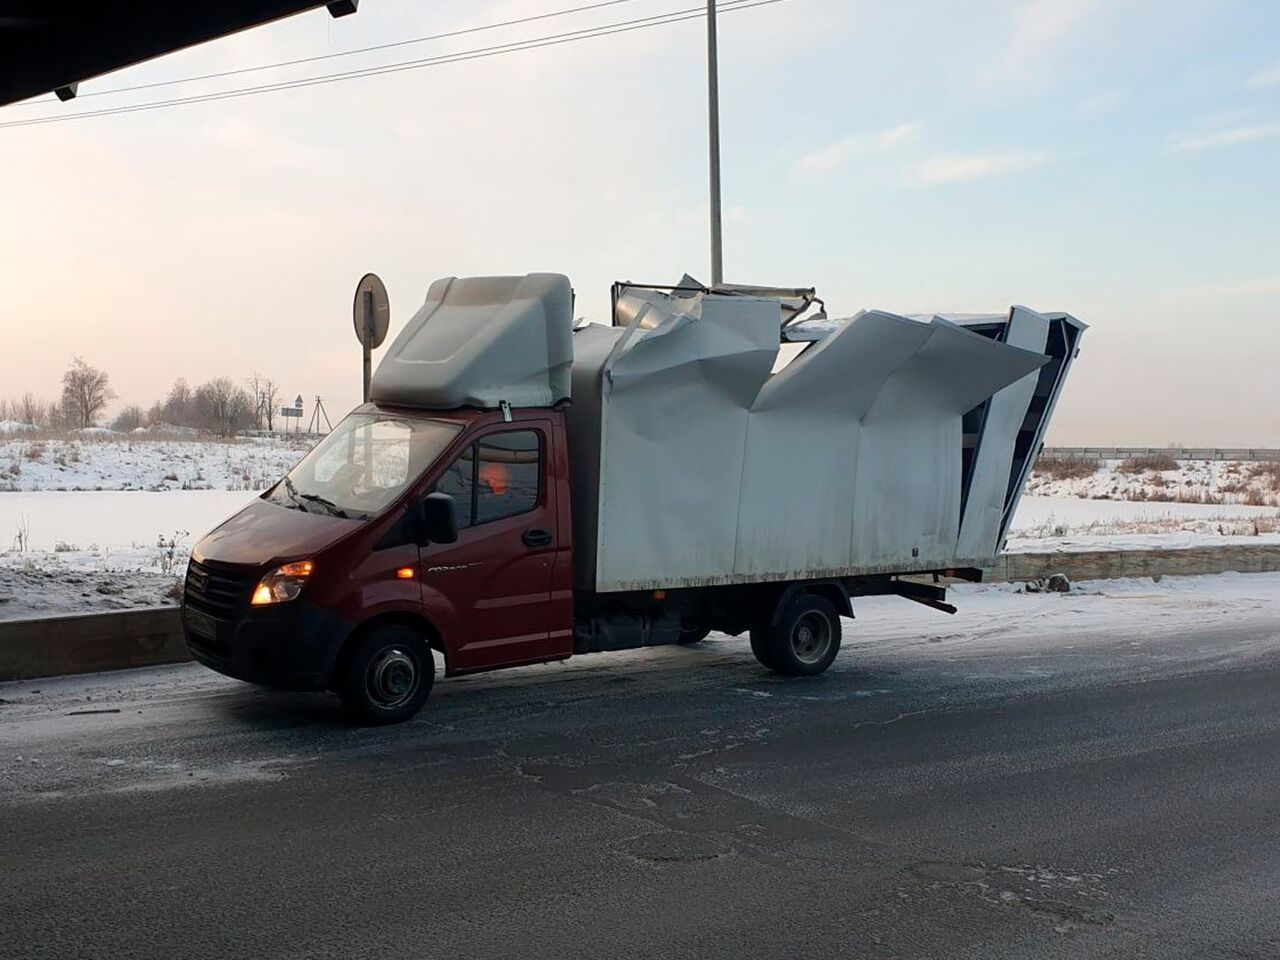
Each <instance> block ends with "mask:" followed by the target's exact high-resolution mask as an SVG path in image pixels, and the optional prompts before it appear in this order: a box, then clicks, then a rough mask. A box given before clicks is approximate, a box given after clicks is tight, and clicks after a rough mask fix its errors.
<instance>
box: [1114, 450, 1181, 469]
mask: <svg viewBox="0 0 1280 960" xmlns="http://www.w3.org/2000/svg"><path fill="white" fill-rule="evenodd" d="M1118 469H1119V470H1120V472H1121V473H1146V472H1147V471H1148V470H1153V471H1156V472H1159V471H1161V470H1177V469H1178V461H1177V460H1175V459H1173V457H1171V456H1169V455H1168V454H1167V453H1149V454H1146V455H1145V456H1141V457H1130V458H1129V459H1128V460H1125V461H1124V462H1123V463H1121V464H1120V466H1119V468H1118Z"/></svg>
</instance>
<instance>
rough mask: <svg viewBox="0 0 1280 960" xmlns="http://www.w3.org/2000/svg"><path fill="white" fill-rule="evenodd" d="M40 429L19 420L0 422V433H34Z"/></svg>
mask: <svg viewBox="0 0 1280 960" xmlns="http://www.w3.org/2000/svg"><path fill="white" fill-rule="evenodd" d="M39 429H40V428H39V427H37V426H36V425H35V424H34V423H23V422H22V421H21V420H0V433H35V432H36V431H37V430H39Z"/></svg>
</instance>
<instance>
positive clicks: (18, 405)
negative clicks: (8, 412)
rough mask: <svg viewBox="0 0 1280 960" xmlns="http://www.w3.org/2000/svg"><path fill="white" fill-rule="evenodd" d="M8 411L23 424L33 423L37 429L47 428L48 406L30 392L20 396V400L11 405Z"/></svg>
mask: <svg viewBox="0 0 1280 960" xmlns="http://www.w3.org/2000/svg"><path fill="white" fill-rule="evenodd" d="M10 409H12V410H13V412H14V414H15V415H16V417H17V419H19V420H21V421H22V422H23V423H34V424H35V425H36V426H37V427H47V426H49V420H50V404H48V403H45V401H43V400H37V399H36V398H35V397H34V396H32V394H31V391H30V390H28V391H27V392H26V393H24V394H23V395H22V399H20V400H17V401H15V402H14V403H13V404H11V406H10Z"/></svg>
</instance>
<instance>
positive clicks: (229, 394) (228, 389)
mask: <svg viewBox="0 0 1280 960" xmlns="http://www.w3.org/2000/svg"><path fill="white" fill-rule="evenodd" d="M194 402H195V410H196V415H197V417H198V418H199V422H200V426H202V427H204V428H205V429H207V430H212V431H214V432H216V433H218V434H221V435H222V436H224V437H230V436H233V435H235V434H236V433H237V432H238V431H240V430H243V429H244V428H245V427H247V426H249V424H251V423H253V419H254V412H255V411H254V403H253V398H252V397H251V396H249V392H248V391H247V390H245V389H244V388H243V387H238V386H236V384H235V382H234V381H233V380H231V378H230V377H215V378H214V379H212V380H210V381H209V382H208V383H205V384H202V385H201V386H199V387H198V388H197V389H196V392H195V395H194Z"/></svg>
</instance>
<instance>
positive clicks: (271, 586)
mask: <svg viewBox="0 0 1280 960" xmlns="http://www.w3.org/2000/svg"><path fill="white" fill-rule="evenodd" d="M313 569H315V565H314V564H313V563H312V562H311V561H310V560H298V561H296V562H294V563H286V564H285V565H284V566H283V567H276V568H275V569H274V570H272V571H271V572H270V573H268V574H267V575H266V576H265V577H263V578H262V579H261V580H259V581H258V585H257V586H256V587H254V588H253V599H252V600H251V601H250V603H252V604H253V605H254V606H255V607H265V606H267V605H268V604H272V603H284V602H285V601H286V600H292V599H293V598H294V597H296V596H297V595H298V594H300V593H301V592H302V585H303V584H304V583H306V582H307V577H309V576H311V571H312V570H313Z"/></svg>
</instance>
